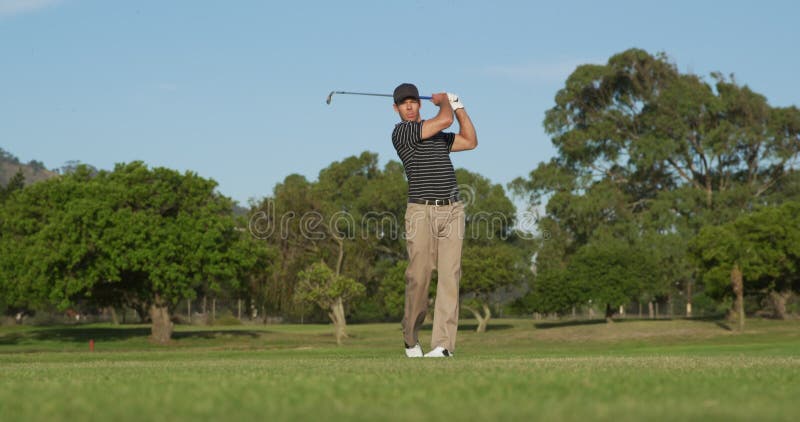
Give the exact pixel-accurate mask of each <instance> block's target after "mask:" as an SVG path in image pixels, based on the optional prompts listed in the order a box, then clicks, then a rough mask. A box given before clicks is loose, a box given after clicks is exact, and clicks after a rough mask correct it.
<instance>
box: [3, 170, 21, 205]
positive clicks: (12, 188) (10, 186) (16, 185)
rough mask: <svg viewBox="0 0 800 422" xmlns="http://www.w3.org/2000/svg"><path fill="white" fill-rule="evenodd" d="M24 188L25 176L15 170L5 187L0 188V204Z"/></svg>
mask: <svg viewBox="0 0 800 422" xmlns="http://www.w3.org/2000/svg"><path fill="white" fill-rule="evenodd" d="M24 187H25V175H24V174H23V173H22V169H19V170H17V172H16V173H15V174H14V177H12V178H11V180H9V181H8V183H7V184H6V186H0V204H2V203H3V202H5V200H6V199H7V198H8V197H9V196H11V194H12V193H14V192H16V191H20V190H22V188H24Z"/></svg>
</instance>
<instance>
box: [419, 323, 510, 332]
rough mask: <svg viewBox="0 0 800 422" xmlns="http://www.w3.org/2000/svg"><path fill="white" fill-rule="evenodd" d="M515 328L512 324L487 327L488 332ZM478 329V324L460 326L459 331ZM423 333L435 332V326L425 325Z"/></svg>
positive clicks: (490, 324)
mask: <svg viewBox="0 0 800 422" xmlns="http://www.w3.org/2000/svg"><path fill="white" fill-rule="evenodd" d="M510 328H514V326H513V325H511V324H492V323H491V322H490V323H489V325H487V326H486V331H498V330H508V329H510ZM477 329H478V324H458V331H475V330H477ZM421 330H423V331H433V324H424V325H423V326H422V328H421Z"/></svg>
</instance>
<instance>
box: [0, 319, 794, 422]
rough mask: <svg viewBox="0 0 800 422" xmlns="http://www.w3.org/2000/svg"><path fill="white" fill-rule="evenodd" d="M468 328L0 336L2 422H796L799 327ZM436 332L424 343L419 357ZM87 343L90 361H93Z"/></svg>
mask: <svg viewBox="0 0 800 422" xmlns="http://www.w3.org/2000/svg"><path fill="white" fill-rule="evenodd" d="M474 328H475V321H474V320H462V321H461V330H460V331H459V348H458V350H456V351H455V357H454V358H452V359H428V358H422V359H407V358H405V357H404V355H403V351H402V348H401V347H400V345H399V344H398V343H400V340H399V339H401V331H400V326H399V324H396V323H382V324H363V325H355V324H354V325H350V326H349V327H348V333H349V337H348V338H347V339H345V341H344V342H343V344H342V345H341V346H337V345H336V340H335V338H334V335H333V332H332V329H331V326H330V325H309V324H306V325H299V324H276V325H238V326H180V325H179V326H176V330H175V333H174V336H173V340H172V342H171V344H170V345H167V346H163V345H156V344H152V343H151V342H150V341H149V340H148V337H149V335H150V329H149V326H147V325H116V326H115V325H111V324H86V325H61V326H46V327H37V326H5V327H1V328H0V415H3V416H2V420H4V421H34V420H49V421H77V420H80V421H86V420H111V421H118V422H119V421H128V420H137V421H141V420H151V421H159V420H165V421H166V420H170V421H182V420H270V421H274V420H373V421H374V420H406V421H408V420H442V419H447V420H575V421H580V420H614V421H628V420H630V421H633V420H700V419H703V420H728V421H729V420H787V421H788V420H797V418H798V417H799V416H800V407H798V406H797V403H796V402H795V400H796V398H797V397H798V396H799V395H800V321H796V320H790V321H774V320H759V319H751V320H749V321H748V323H747V326H746V327H745V330H744V331H742V332H739V331H738V330H736V329H735V328H734V327H733V324H729V323H728V322H727V321H725V320H715V319H694V320H689V319H675V320H636V319H630V320H618V321H617V322H615V323H612V324H606V323H605V322H601V321H599V320H598V321H595V320H585V321H567V320H564V321H534V320H529V319H499V320H495V321H493V322H492V324H490V326H489V329H488V330H487V331H486V332H485V333H475V332H474ZM429 338H430V326H429V325H428V326H426V327H425V328H423V332H422V341H423V347H424V348H425V349H426V350H427V348H428V345H427V344H425V342H427V339H429ZM90 341H93V346H94V347H93V349H94V350H93V351H90Z"/></svg>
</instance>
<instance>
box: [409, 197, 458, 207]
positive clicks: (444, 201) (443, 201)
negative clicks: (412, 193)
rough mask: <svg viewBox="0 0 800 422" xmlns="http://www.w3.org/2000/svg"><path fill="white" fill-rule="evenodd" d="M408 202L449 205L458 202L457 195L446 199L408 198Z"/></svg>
mask: <svg viewBox="0 0 800 422" xmlns="http://www.w3.org/2000/svg"><path fill="white" fill-rule="evenodd" d="M408 202H409V203H410V204H422V205H437V206H438V205H450V204H454V203H456V202H458V197H457V196H452V197H450V198H447V199H416V198H408Z"/></svg>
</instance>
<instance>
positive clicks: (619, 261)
mask: <svg viewBox="0 0 800 422" xmlns="http://www.w3.org/2000/svg"><path fill="white" fill-rule="evenodd" d="M653 267H654V263H653V262H652V257H651V255H650V254H648V253H646V252H644V251H642V250H641V249H640V248H638V247H635V246H633V245H631V244H629V243H628V242H626V241H624V240H621V239H616V238H605V239H602V238H601V239H598V240H595V241H593V242H590V243H589V244H587V245H585V246H584V247H582V248H581V249H580V250H579V251H578V252H577V253H576V254H575V257H574V258H573V260H572V261H571V262H570V265H569V267H568V269H567V273H566V275H565V277H568V278H569V279H571V280H572V282H573V283H575V284H577V286H579V288H580V290H582V291H583V295H584V299H587V300H588V301H590V303H593V304H599V305H605V317H606V322H612V317H613V316H614V313H615V311H616V309H617V308H618V307H619V306H621V305H624V304H626V303H628V302H630V301H631V300H632V299H635V298H637V297H638V296H640V295H641V293H642V290H643V289H644V286H647V285H650V284H652V280H651V278H652V276H653V274H652V268H653Z"/></svg>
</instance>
